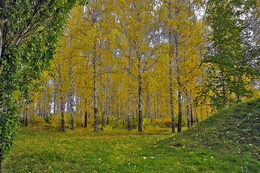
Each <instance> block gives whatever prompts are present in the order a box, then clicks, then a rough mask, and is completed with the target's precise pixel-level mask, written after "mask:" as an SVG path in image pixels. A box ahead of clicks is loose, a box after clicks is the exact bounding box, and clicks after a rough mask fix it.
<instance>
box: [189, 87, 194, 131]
mask: <svg viewBox="0 0 260 173" xmlns="http://www.w3.org/2000/svg"><path fill="white" fill-rule="evenodd" d="M191 91H192V90H191V89H190V118H191V119H190V121H191V126H193V124H194V118H193V112H192V109H193V107H192V100H191Z"/></svg>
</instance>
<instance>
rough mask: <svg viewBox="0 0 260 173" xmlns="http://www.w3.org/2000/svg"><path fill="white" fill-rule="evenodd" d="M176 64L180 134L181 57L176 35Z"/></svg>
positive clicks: (179, 128)
mask: <svg viewBox="0 0 260 173" xmlns="http://www.w3.org/2000/svg"><path fill="white" fill-rule="evenodd" d="M175 45H176V52H175V53H176V63H177V83H178V132H181V123H182V110H181V79H180V57H179V38H178V34H176V40H175Z"/></svg>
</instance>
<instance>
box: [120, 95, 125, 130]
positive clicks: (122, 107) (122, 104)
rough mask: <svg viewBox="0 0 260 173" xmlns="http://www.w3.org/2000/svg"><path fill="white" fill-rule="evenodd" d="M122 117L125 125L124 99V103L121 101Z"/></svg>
mask: <svg viewBox="0 0 260 173" xmlns="http://www.w3.org/2000/svg"><path fill="white" fill-rule="evenodd" d="M121 117H122V120H123V125H125V115H124V101H123V100H122V103H121Z"/></svg>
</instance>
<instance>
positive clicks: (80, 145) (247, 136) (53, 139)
mask: <svg viewBox="0 0 260 173" xmlns="http://www.w3.org/2000/svg"><path fill="white" fill-rule="evenodd" d="M259 115H260V99H257V100H253V101H249V102H247V103H240V104H238V105H235V106H233V107H231V108H230V109H228V110H224V111H222V112H219V113H217V114H215V115H213V116H211V117H210V118H209V119H207V120H205V121H203V122H202V123H200V124H199V125H198V126H196V127H193V128H191V129H189V130H186V131H184V132H182V133H180V134H176V135H172V134H170V133H164V134H158V133H157V134H148V133H143V134H140V133H137V132H131V133H129V132H126V131H123V132H120V131H116V132H112V133H105V132H98V133H95V132H89V131H86V130H83V129H79V130H75V131H74V132H71V131H69V130H67V131H66V132H65V133H61V132H57V131H54V130H39V129H38V130H35V129H25V128H23V129H21V135H20V136H19V137H18V140H17V141H16V143H15V147H14V150H13V154H12V155H11V156H10V159H8V160H7V162H6V164H5V166H4V167H5V169H4V172H113V171H115V172H183V171H185V172H201V171H203V172H213V171H214V172H258V171H259V170H260V164H259V151H260V146H259V143H260V141H259V138H258V137H259V130H258V129H260V121H259V118H260V116H259Z"/></svg>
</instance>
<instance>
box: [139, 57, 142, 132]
mask: <svg viewBox="0 0 260 173" xmlns="http://www.w3.org/2000/svg"><path fill="white" fill-rule="evenodd" d="M138 70H139V74H138V95H139V102H138V116H139V123H138V131H139V132H142V131H143V115H142V76H141V57H139V64H138Z"/></svg>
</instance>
